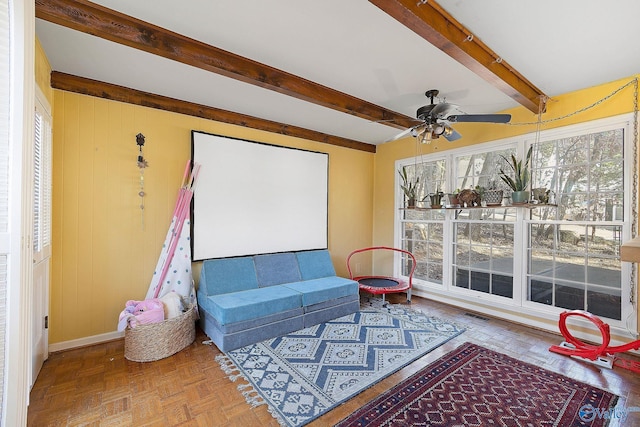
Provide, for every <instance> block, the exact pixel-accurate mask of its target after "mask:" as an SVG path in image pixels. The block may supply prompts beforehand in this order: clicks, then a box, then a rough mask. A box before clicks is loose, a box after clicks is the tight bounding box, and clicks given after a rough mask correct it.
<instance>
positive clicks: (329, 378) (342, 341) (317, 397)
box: [216, 300, 464, 427]
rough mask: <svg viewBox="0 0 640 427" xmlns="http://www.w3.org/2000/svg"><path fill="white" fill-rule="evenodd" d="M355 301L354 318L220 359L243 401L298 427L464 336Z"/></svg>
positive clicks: (420, 316) (391, 308) (426, 319)
mask: <svg viewBox="0 0 640 427" xmlns="http://www.w3.org/2000/svg"><path fill="white" fill-rule="evenodd" d="M370 301H373V302H369V300H363V301H362V303H361V308H360V311H359V312H358V313H354V314H352V315H349V316H344V317H341V318H339V319H336V320H333V321H330V322H327V323H322V324H320V325H316V326H313V327H310V328H306V329H303V330H300V331H296V332H293V333H291V334H288V335H286V336H284V337H278V338H274V339H271V340H266V341H263V342H260V343H258V344H253V345H249V346H246V347H243V348H240V349H237V350H233V351H230V352H228V353H226V354H221V355H219V356H217V357H216V360H217V361H218V363H219V364H220V366H221V367H222V369H223V370H224V371H225V373H226V374H227V375H229V378H230V379H231V380H233V381H236V380H237V379H239V378H243V379H244V380H246V381H247V382H248V383H249V384H241V385H239V386H238V389H240V390H241V391H243V394H244V396H245V398H246V399H247V402H249V403H250V404H252V405H254V406H257V405H261V404H267V405H269V412H271V414H272V415H273V416H274V417H275V418H276V419H277V420H278V421H279V422H280V424H281V425H283V426H290V427H294V426H302V425H305V424H307V423H308V422H310V421H312V420H314V419H315V418H317V417H319V416H321V415H322V414H324V413H326V412H327V411H329V410H331V409H332V408H334V407H335V406H337V405H339V404H340V403H342V402H344V401H346V400H347V399H349V398H351V397H353V396H354V395H356V394H358V393H360V392H361V391H363V390H365V389H366V388H368V387H370V386H371V385H372V384H375V383H377V382H378V381H380V380H382V379H383V378H385V377H387V376H389V375H391V374H392V373H394V372H396V371H397V370H399V369H401V368H402V367H404V366H406V365H408V364H409V363H411V362H413V361H414V360H416V359H418V358H419V357H421V356H423V355H425V354H427V353H429V352H430V351H432V350H433V349H435V348H437V347H439V346H440V345H442V344H444V343H445V342H447V341H449V340H450V339H452V338H453V337H456V336H458V335H460V334H461V333H462V332H464V329H463V328H461V327H460V326H458V325H455V324H453V323H451V322H447V321H444V320H441V319H438V318H435V317H430V316H428V315H426V314H424V313H421V312H419V311H415V310H411V309H409V308H407V307H406V306H402V305H388V306H387V307H385V308H383V307H381V306H380V305H379V304H377V300H370Z"/></svg>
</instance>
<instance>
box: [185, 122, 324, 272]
mask: <svg viewBox="0 0 640 427" xmlns="http://www.w3.org/2000/svg"><path fill="white" fill-rule="evenodd" d="M191 141H192V144H191V150H192V160H193V162H194V163H199V164H200V165H201V167H200V175H199V176H198V180H197V183H196V185H195V189H194V195H193V213H192V245H193V248H192V249H193V251H192V253H193V260H194V261H199V260H204V259H210V258H223V257H232V256H240V255H255V254H264V253H276V252H286V251H296V250H308V249H326V248H327V246H328V245H327V222H328V172H329V155H328V154H326V153H317V152H313V151H305V150H299V149H294V148H287V147H280V146H276V145H269V144H264V143H258V142H253V141H245V140H241V139H235V138H229V137H225V136H221V135H212V134H208V133H203V132H198V131H192V132H191Z"/></svg>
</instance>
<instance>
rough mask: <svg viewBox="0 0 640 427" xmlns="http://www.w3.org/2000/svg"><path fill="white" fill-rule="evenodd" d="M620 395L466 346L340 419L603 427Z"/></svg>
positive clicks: (369, 423) (361, 422) (408, 423)
mask: <svg viewBox="0 0 640 427" xmlns="http://www.w3.org/2000/svg"><path fill="white" fill-rule="evenodd" d="M617 400H618V396H616V395H614V394H612V393H609V392H607V391H604V390H600V389H598V388H596V387H592V386H590V385H588V384H585V383H582V382H580V381H576V380H573V379H571V378H568V377H566V376H563V375H560V374H556V373H554V372H551V371H548V370H546V369H542V368H539V367H537V366H534V365H531V364H529V363H525V362H521V361H519V360H517V359H513V358H511V357H509V356H506V355H504V354H501V353H497V352H495V351H492V350H489V349H486V348H484V347H481V346H479V345H476V344H471V343H465V344H463V345H461V346H460V347H458V348H457V349H456V350H454V351H452V352H450V353H448V354H446V355H445V356H443V357H441V358H440V359H438V360H436V361H435V362H433V363H431V364H430V365H428V366H426V367H424V368H422V369H421V370H420V371H418V372H416V373H415V374H413V375H412V376H411V377H409V378H407V379H405V380H404V381H402V382H401V383H400V384H398V385H396V386H395V387H393V388H391V389H390V390H388V391H386V392H385V393H383V394H382V395H380V396H378V397H377V398H376V399H374V400H373V401H371V402H369V403H368V404H366V405H365V406H363V407H362V408H360V409H358V410H357V411H356V412H354V413H353V414H351V415H350V416H349V417H347V418H345V419H344V420H342V421H341V422H339V423H338V424H336V426H337V427H346V426H416V425H417V426H561V427H566V426H594V427H595V426H605V425H607V423H608V421H609V418H610V416H608V415H610V414H611V411H612V408H613V407H614V406H615V403H616V402H617Z"/></svg>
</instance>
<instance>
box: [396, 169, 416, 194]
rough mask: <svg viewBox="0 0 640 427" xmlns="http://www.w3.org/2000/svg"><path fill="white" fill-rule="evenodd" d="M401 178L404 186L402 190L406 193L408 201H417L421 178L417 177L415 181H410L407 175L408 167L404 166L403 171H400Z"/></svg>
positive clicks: (401, 186)
mask: <svg viewBox="0 0 640 427" xmlns="http://www.w3.org/2000/svg"><path fill="white" fill-rule="evenodd" d="M398 173H399V174H400V178H402V184H401V185H400V188H402V191H404V195H405V196H406V198H407V199H413V200H415V199H416V198H417V196H418V183H419V182H420V177H416V178H415V180H410V179H409V177H408V175H407V167H406V166H403V167H402V170H399V171H398Z"/></svg>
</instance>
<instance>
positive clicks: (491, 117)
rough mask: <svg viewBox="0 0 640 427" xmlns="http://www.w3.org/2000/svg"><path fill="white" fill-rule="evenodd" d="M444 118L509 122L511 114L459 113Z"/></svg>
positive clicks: (480, 121)
mask: <svg viewBox="0 0 640 427" xmlns="http://www.w3.org/2000/svg"><path fill="white" fill-rule="evenodd" d="M446 120H447V121H448V122H451V123H463V122H475V123H509V121H510V120H511V114H459V115H453V116H449V117H447V119H446Z"/></svg>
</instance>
